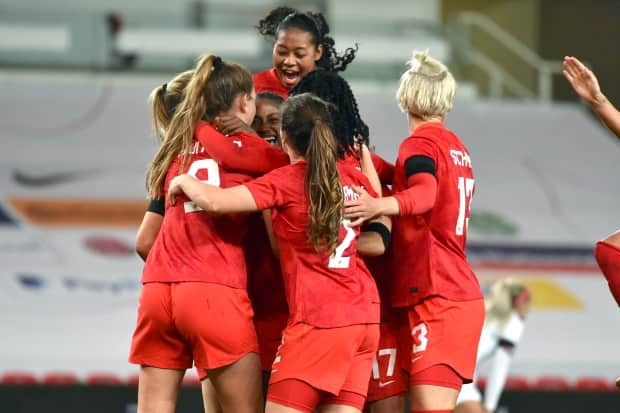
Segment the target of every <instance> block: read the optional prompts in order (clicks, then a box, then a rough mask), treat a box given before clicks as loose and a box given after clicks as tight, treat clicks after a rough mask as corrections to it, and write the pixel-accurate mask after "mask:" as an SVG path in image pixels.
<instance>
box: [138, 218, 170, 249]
mask: <svg viewBox="0 0 620 413" xmlns="http://www.w3.org/2000/svg"><path fill="white" fill-rule="evenodd" d="M163 220H164V216H163V215H160V214H158V213H155V212H151V211H146V212H145V213H144V218H142V222H141V223H140V228H138V233H137V234H136V252H137V253H138V255H139V256H140V258H142V260H143V261H146V257H147V256H148V255H149V251H150V250H151V247H152V246H153V243H154V242H155V239H156V238H157V234H159V229H160V228H161V224H162V222H163Z"/></svg>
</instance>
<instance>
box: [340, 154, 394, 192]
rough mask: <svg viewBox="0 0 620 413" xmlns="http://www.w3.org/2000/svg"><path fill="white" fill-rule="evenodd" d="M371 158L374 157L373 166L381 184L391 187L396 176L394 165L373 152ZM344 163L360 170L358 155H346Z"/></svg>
mask: <svg viewBox="0 0 620 413" xmlns="http://www.w3.org/2000/svg"><path fill="white" fill-rule="evenodd" d="M370 156H371V157H372V164H373V166H374V167H375V170H376V171H377V175H378V176H379V181H381V184H382V185H391V184H392V178H393V176H394V165H392V164H391V163H389V162H388V161H386V160H385V159H383V158H382V157H380V156H379V155H377V154H376V153H374V152H371V153H370ZM344 163H345V164H347V165H351V166H353V167H355V168H357V169H358V170H360V160H359V158H358V157H357V156H356V155H353V154H345V155H344Z"/></svg>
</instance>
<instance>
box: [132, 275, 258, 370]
mask: <svg viewBox="0 0 620 413" xmlns="http://www.w3.org/2000/svg"><path fill="white" fill-rule="evenodd" d="M252 316H253V312H252V305H251V304H250V300H249V298H248V295H247V292H246V291H245V290H243V289H238V288H232V287H227V286H224V285H220V284H213V283H203V282H177V283H159V282H154V283H147V284H144V285H143V286H142V293H141V295H140V305H139V307H138V322H137V326H136V330H135V331H134V334H133V338H132V342H131V353H130V356H129V361H130V362H131V363H135V364H141V365H146V366H153V367H159V368H165V369H187V368H191V367H192V361H193V362H194V363H195V365H196V367H197V368H198V369H207V370H208V369H215V368H218V367H223V366H227V365H229V364H232V363H234V362H235V361H237V360H239V359H240V358H241V357H243V356H244V355H246V354H248V353H252V352H258V342H257V339H256V332H255V331H254V324H253V323H252Z"/></svg>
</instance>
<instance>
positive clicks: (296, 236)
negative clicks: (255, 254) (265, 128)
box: [245, 161, 379, 328]
mask: <svg viewBox="0 0 620 413" xmlns="http://www.w3.org/2000/svg"><path fill="white" fill-rule="evenodd" d="M306 165H307V164H306V162H305V161H300V162H296V163H294V164H291V165H288V166H285V167H282V168H279V169H276V170H275V171H272V172H270V173H269V174H267V175H265V176H263V177H261V178H258V179H256V180H255V181H252V182H250V183H247V184H245V185H246V186H247V188H248V189H249V190H250V192H251V193H252V196H253V197H254V200H255V201H256V204H257V206H258V208H259V209H268V208H271V209H272V210H275V213H274V214H273V229H274V232H275V234H276V238H277V240H278V246H279V248H280V263H281V267H282V274H283V277H284V286H285V290H286V296H287V301H288V305H289V312H290V316H289V323H295V322H304V323H307V324H311V325H313V326H315V327H319V328H333V327H344V326H349V325H355V324H367V323H378V322H379V295H378V292H377V287H376V285H375V283H374V281H373V279H372V277H371V275H370V274H369V273H368V270H367V269H366V266H365V265H364V263H363V261H362V260H361V259H360V258H359V257H358V255H357V254H356V248H357V239H358V236H359V229H358V228H350V227H348V226H345V225H344V224H343V225H341V226H340V237H339V241H340V242H339V244H338V247H337V249H336V251H335V252H334V254H333V255H332V256H331V257H330V255H329V254H328V253H327V252H317V251H316V250H315V249H314V247H313V246H312V245H311V244H310V243H309V242H308V239H307V235H306V230H307V225H308V203H307V199H306V194H305V188H304V179H305V174H306ZM338 171H339V173H340V179H341V182H342V185H343V191H344V195H345V199H352V197H354V196H356V194H355V193H354V192H353V190H352V189H351V186H352V185H358V186H363V187H365V188H367V190H368V191H369V192H371V193H372V192H374V191H372V188H371V187H370V183H369V182H368V180H367V179H366V177H365V176H364V175H362V173H361V172H359V171H357V170H356V169H355V168H351V167H349V166H346V165H343V164H339V165H338Z"/></svg>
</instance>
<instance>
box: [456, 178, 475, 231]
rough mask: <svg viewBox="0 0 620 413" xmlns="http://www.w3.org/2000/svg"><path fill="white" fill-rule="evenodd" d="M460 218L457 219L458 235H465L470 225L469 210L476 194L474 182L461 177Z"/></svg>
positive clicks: (459, 186)
mask: <svg viewBox="0 0 620 413" xmlns="http://www.w3.org/2000/svg"><path fill="white" fill-rule="evenodd" d="M458 189H459V216H458V217H457V218H456V235H463V233H464V232H465V230H466V229H467V224H468V223H469V208H470V207H471V200H472V195H473V193H474V180H473V179H472V178H463V177H462V176H460V177H459V181H458Z"/></svg>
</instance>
